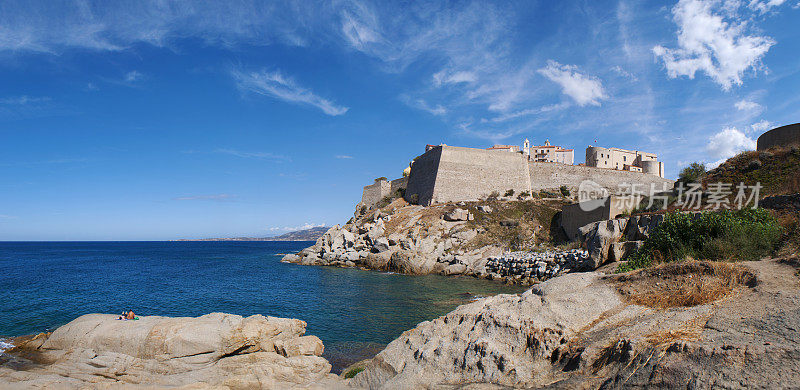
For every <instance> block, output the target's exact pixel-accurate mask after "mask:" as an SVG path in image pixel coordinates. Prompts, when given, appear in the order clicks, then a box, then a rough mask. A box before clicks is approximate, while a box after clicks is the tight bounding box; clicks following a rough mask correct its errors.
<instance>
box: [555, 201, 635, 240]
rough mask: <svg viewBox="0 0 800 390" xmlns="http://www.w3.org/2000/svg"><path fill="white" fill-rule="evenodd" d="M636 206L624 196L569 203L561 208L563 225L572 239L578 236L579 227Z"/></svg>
mask: <svg viewBox="0 0 800 390" xmlns="http://www.w3.org/2000/svg"><path fill="white" fill-rule="evenodd" d="M634 208H636V205H635V204H634V202H630V201H627V202H626V200H625V198H623V197H617V196H609V197H608V198H604V199H597V200H590V201H586V202H582V203H575V204H568V205H566V206H564V207H563V208H562V209H561V227H562V228H564V232H565V233H566V234H567V237H569V239H570V240H574V239H575V238H576V237H578V235H579V232H578V229H579V228H581V227H582V226H585V225H588V224H590V223H592V222H597V221H603V220H606V219H614V218H616V217H617V216H618V215H620V214H623V213H625V212H630V211H631V210H633V209H634Z"/></svg>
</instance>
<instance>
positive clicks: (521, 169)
mask: <svg viewBox="0 0 800 390" xmlns="http://www.w3.org/2000/svg"><path fill="white" fill-rule="evenodd" d="M438 148H440V149H441V152H440V154H439V155H440V157H439V161H438V164H437V170H436V172H435V173H433V175H435V177H436V179H435V185H434V187H433V191H432V194H431V196H430V200H429V201H428V202H425V201H426V200H428V197H427V196H426V197H425V198H423V197H421V196H420V199H419V204H430V203H445V202H457V201H462V200H468V199H478V198H481V197H485V196H487V195H489V194H491V193H492V192H494V191H497V192H500V195H503V193H504V192H505V191H506V190H509V189H512V190H514V191H515V192H517V193H519V192H522V191H529V192H530V190H531V187H530V186H531V185H530V177H529V175H528V167H527V161H526V160H525V159H524V158H523V156H522V154H520V153H514V152H507V151H491V150H483V149H472V148H462V147H456V146H439V147H438ZM416 165H417V164H416V163H414V165H412V166H411V175H410V177H409V183H412V182H414V181H415V180H416V176H415V175H414V170H415V169H416ZM425 176H426V177H430V176H432V174H431V173H429V172H426V173H425ZM407 193H410V194H413V192H412V191H407Z"/></svg>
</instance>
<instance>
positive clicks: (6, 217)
mask: <svg viewBox="0 0 800 390" xmlns="http://www.w3.org/2000/svg"><path fill="white" fill-rule="evenodd" d="M17 218H18V217H17V216H15V215H6V214H0V220H1V219H17Z"/></svg>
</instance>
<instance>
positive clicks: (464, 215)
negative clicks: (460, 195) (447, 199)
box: [444, 209, 469, 222]
mask: <svg viewBox="0 0 800 390" xmlns="http://www.w3.org/2000/svg"><path fill="white" fill-rule="evenodd" d="M468 219H469V211H467V210H465V209H455V210H453V211H450V212H449V213H445V214H444V220H445V221H451V222H454V221H467V220H468Z"/></svg>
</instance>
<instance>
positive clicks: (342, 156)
mask: <svg viewBox="0 0 800 390" xmlns="http://www.w3.org/2000/svg"><path fill="white" fill-rule="evenodd" d="M335 157H336V158H338V159H340V160H352V159H353V156H348V155H346V154H339V155H336V156H335Z"/></svg>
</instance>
